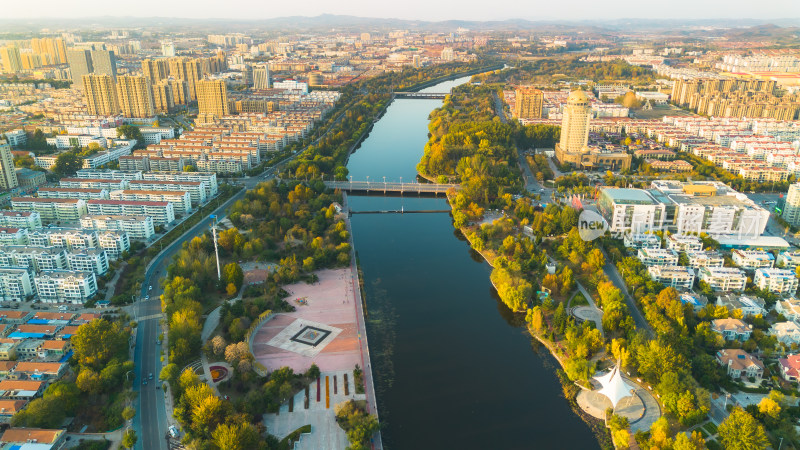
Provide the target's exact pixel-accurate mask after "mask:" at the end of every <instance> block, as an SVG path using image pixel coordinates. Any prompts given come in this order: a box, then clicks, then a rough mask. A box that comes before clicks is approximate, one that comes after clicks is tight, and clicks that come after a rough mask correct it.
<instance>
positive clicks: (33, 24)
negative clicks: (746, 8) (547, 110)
mask: <svg viewBox="0 0 800 450" xmlns="http://www.w3.org/2000/svg"><path fill="white" fill-rule="evenodd" d="M797 26H800V18H793V19H787V18H776V19H774V20H757V19H702V20H688V19H687V20H684V19H681V20H678V19H636V18H630V19H625V18H623V19H615V20H585V21H567V20H526V19H510V20H502V21H471V20H446V21H438V22H434V21H422V20H404V19H388V18H371V17H357V16H346V15H333V14H322V15H319V16H313V17H309V16H291V17H278V18H272V19H254V20H243V19H186V18H169V17H87V18H81V19H70V18H66V19H61V18H59V19H56V18H52V19H51V18H42V19H3V18H1V17H0V28H2V29H3V32H4V33H18V32H26V31H36V30H39V29H41V28H50V29H54V30H63V29H71V28H94V29H104V28H106V29H107V28H117V29H119V28H143V29H154V28H162V27H171V28H173V29H174V30H176V31H178V30H180V31H187V30H192V29H195V30H196V29H197V28H203V29H204V30H207V31H208V32H210V33H215V32H220V33H222V32H230V31H231V30H232V29H233V28H235V29H236V30H237V31H241V32H252V31H257V30H262V31H311V30H326V31H327V30H331V29H336V30H341V31H369V30H374V31H381V30H388V29H409V30H420V31H451V30H455V29H456V28H459V27H462V28H467V29H469V30H479V31H490V30H493V31H509V32H513V31H530V30H535V31H540V32H555V33H557V32H566V31H573V30H576V29H579V28H580V29H581V30H584V31H594V32H603V31H605V32H618V31H626V32H639V31H663V30H674V31H683V30H697V29H700V28H706V27H708V28H726V29H731V28H746V27H758V29H759V31H758V32H759V33H774V32H776V31H777V30H780V29H783V28H781V27H797ZM743 32H745V33H747V32H749V31H744V30H743ZM795 32H796V31H795ZM4 33H0V35H2V34H4ZM790 33H791V32H790Z"/></svg>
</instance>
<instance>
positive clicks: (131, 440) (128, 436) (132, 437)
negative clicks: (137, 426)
mask: <svg viewBox="0 0 800 450" xmlns="http://www.w3.org/2000/svg"><path fill="white" fill-rule="evenodd" d="M138 440H139V437H138V436H136V432H135V431H133V429H130V428H129V429H127V430H126V431H125V434H123V435H122V446H123V447H125V448H133V446H134V445H136V441H138Z"/></svg>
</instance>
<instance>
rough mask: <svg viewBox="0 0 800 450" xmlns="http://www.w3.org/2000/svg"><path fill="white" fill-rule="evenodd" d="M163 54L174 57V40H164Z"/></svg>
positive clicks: (162, 45)
mask: <svg viewBox="0 0 800 450" xmlns="http://www.w3.org/2000/svg"><path fill="white" fill-rule="evenodd" d="M161 54H162V55H163V56H166V57H168V58H172V57H173V56H175V44H173V43H172V42H162V43H161Z"/></svg>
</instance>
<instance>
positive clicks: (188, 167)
mask: <svg viewBox="0 0 800 450" xmlns="http://www.w3.org/2000/svg"><path fill="white" fill-rule="evenodd" d="M183 171H184V172H197V167H195V166H193V165H191V164H187V165H185V166H183Z"/></svg>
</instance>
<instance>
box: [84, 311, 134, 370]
mask: <svg viewBox="0 0 800 450" xmlns="http://www.w3.org/2000/svg"><path fill="white" fill-rule="evenodd" d="M128 337H129V333H128V332H127V331H126V330H123V329H122V328H121V327H120V325H119V323H117V322H109V321H108V320H105V319H99V320H93V321H91V322H89V323H86V324H83V325H81V326H80V327H78V331H76V332H75V335H74V336H72V338H71V339H70V342H72V348H73V349H74V350H75V358H76V359H77V361H78V364H80V365H81V366H83V367H89V368H91V369H94V370H102V369H103V368H105V366H106V365H107V364H108V363H109V361H111V359H112V358H118V359H119V360H125V359H127V352H128Z"/></svg>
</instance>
